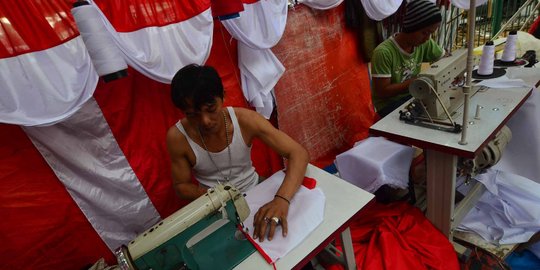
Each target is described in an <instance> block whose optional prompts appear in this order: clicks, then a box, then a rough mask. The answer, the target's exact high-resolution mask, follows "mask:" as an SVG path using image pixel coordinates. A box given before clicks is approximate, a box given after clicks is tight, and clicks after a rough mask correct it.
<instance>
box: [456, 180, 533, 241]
mask: <svg viewBox="0 0 540 270" xmlns="http://www.w3.org/2000/svg"><path fill="white" fill-rule="evenodd" d="M476 179H477V180H478V181H479V182H481V183H482V184H483V185H484V186H485V187H486V192H484V194H483V195H482V196H481V197H480V200H479V201H478V202H477V204H476V206H475V207H474V208H473V209H471V211H470V212H469V213H468V214H467V215H466V216H465V218H464V219H463V221H462V223H461V224H460V225H459V226H458V228H457V229H458V230H462V231H468V232H475V233H477V234H478V235H480V236H481V237H482V238H484V239H485V240H486V241H489V242H491V243H494V244H516V243H523V242H527V241H528V240H529V239H530V238H531V236H532V235H534V234H535V233H536V232H538V231H540V207H536V206H537V205H539V204H540V184H539V183H536V182H533V181H531V180H529V179H527V178H525V177H521V176H519V175H515V174H511V173H507V172H502V171H497V170H488V171H487V172H486V173H484V174H481V175H478V176H477V177H476Z"/></svg>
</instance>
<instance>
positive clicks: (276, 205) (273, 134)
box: [235, 108, 309, 241]
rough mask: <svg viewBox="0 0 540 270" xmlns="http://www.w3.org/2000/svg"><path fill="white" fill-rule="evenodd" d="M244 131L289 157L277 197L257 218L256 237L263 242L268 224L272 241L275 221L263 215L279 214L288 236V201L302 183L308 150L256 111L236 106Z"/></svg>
mask: <svg viewBox="0 0 540 270" xmlns="http://www.w3.org/2000/svg"><path fill="white" fill-rule="evenodd" d="M235 112H236V114H237V115H238V116H239V117H238V118H239V123H240V126H241V128H242V133H247V135H248V136H249V138H250V139H249V140H250V142H251V139H252V138H254V137H257V138H259V139H261V140H262V141H263V142H264V143H265V144H266V145H268V146H269V147H270V148H272V149H273V150H274V151H276V152H277V153H278V154H279V155H281V156H282V157H285V158H287V161H288V165H287V170H286V172H285V178H284V180H283V183H282V184H281V186H280V187H279V189H278V191H277V193H276V194H275V195H276V196H275V197H274V199H273V200H272V201H270V202H268V203H267V204H265V205H264V206H262V207H261V208H260V209H259V210H258V211H257V213H256V214H255V217H254V225H255V232H254V237H255V238H259V241H263V240H264V237H265V232H266V229H267V228H266V227H267V225H269V226H270V231H269V233H268V240H272V237H273V235H274V230H275V227H276V224H274V223H273V222H270V223H268V224H267V223H266V222H265V220H264V218H265V217H266V218H272V217H278V218H280V220H281V225H282V229H283V236H286V235H287V214H288V211H289V203H290V201H291V200H292V198H293V197H294V194H295V193H296V191H297V190H298V188H299V187H300V185H301V184H302V181H303V179H304V175H305V173H306V168H307V164H308V162H309V154H308V152H307V150H306V149H305V148H304V147H302V146H301V145H300V144H299V143H297V142H296V141H294V140H293V139H292V138H291V137H289V136H288V135H287V134H285V133H284V132H282V131H280V130H278V129H276V128H275V127H274V126H273V125H272V124H271V123H270V122H269V121H268V120H266V119H265V118H263V117H262V116H261V115H260V114H258V113H257V112H254V111H251V110H247V109H241V108H236V109H235Z"/></svg>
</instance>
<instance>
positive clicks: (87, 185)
mask: <svg viewBox="0 0 540 270" xmlns="http://www.w3.org/2000/svg"><path fill="white" fill-rule="evenodd" d="M24 131H25V132H26V134H27V135H28V136H29V137H30V139H31V140H32V143H33V144H34V145H35V146H36V148H37V149H38V150H39V151H40V153H41V155H42V156H43V157H44V158H45V160H46V161H47V163H48V164H49V166H50V167H51V168H52V169H53V171H54V173H55V174H56V176H57V177H58V179H59V180H60V181H61V182H62V183H63V184H64V186H65V187H66V189H67V191H68V192H69V194H70V195H71V197H72V198H73V200H74V201H75V202H76V203H77V205H78V206H79V208H80V209H81V211H82V212H83V213H84V215H85V216H86V218H87V219H88V221H89V222H90V224H92V226H93V227H94V229H95V230H96V232H97V233H98V234H99V236H100V237H101V238H102V239H103V241H104V242H105V244H106V245H107V246H108V247H109V249H110V250H111V251H114V250H115V249H116V248H118V247H119V246H120V245H122V244H127V243H128V242H129V241H131V240H132V239H133V238H135V237H136V236H137V235H138V234H139V233H141V232H142V231H145V230H146V229H148V228H149V227H151V226H152V225H154V224H156V223H157V222H158V221H159V220H160V216H159V213H158V212H157V211H156V209H155V208H154V206H153V204H152V202H151V201H150V198H148V196H147V194H146V192H145V191H144V188H143V187H142V185H141V183H140V182H139V180H138V179H137V176H136V175H135V173H134V172H133V169H132V168H131V166H130V165H129V163H128V161H127V159H126V157H125V156H124V154H123V152H122V150H121V149H120V146H119V145H118V144H117V142H116V140H115V138H114V135H113V134H112V132H111V130H110V128H109V126H108V124H107V121H106V120H105V118H104V116H103V114H102V113H101V109H100V108H99V106H98V104H97V103H96V101H95V100H94V99H93V98H92V99H90V100H88V102H87V103H86V104H84V106H83V107H82V108H81V109H80V110H79V111H77V113H75V114H74V115H72V116H71V117H69V118H68V119H66V120H65V121H63V122H60V123H57V124H55V125H52V126H47V127H26V128H24ZM66 218H69V217H66ZM82 240H84V239H81V241H82Z"/></svg>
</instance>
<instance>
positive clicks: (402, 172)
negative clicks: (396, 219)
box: [335, 137, 414, 193]
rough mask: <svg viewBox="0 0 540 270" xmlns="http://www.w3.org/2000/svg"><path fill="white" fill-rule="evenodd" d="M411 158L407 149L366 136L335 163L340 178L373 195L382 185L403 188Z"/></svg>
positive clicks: (384, 140)
mask: <svg viewBox="0 0 540 270" xmlns="http://www.w3.org/2000/svg"><path fill="white" fill-rule="evenodd" d="M413 155H414V149H413V148H412V147H410V146H406V145H402V144H398V143H395V142H391V141H389V140H387V139H385V138H383V137H369V138H367V139H365V140H362V141H359V142H357V143H356V144H355V146H354V147H353V148H351V149H349V150H347V151H346V152H344V153H341V154H339V155H338V156H337V157H336V161H335V163H336V167H337V169H338V171H339V175H340V177H341V178H342V179H344V180H346V181H347V182H349V183H351V184H353V185H355V186H357V187H360V188H362V189H364V190H366V191H368V192H372V193H373V192H375V191H376V190H377V189H378V188H379V187H381V186H382V185H385V184H387V185H389V186H391V187H395V188H406V187H407V185H408V181H409V169H410V166H411V162H412V159H413Z"/></svg>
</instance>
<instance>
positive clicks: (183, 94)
mask: <svg viewBox="0 0 540 270" xmlns="http://www.w3.org/2000/svg"><path fill="white" fill-rule="evenodd" d="M223 95H224V93H223V83H222V82H221V78H220V77H219V75H218V73H217V71H216V70H215V69H214V68H213V67H211V66H199V65H197V64H189V65H187V66H185V67H183V68H181V69H180V70H179V71H178V72H176V74H175V75H174V77H173V79H172V82H171V99H172V102H173V103H174V106H176V107H178V108H179V109H181V110H185V109H186V108H187V106H188V102H191V105H192V106H193V108H194V109H196V110H198V109H200V108H201V106H203V105H204V104H208V103H213V102H214V100H215V98H216V97H218V98H221V99H223Z"/></svg>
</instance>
